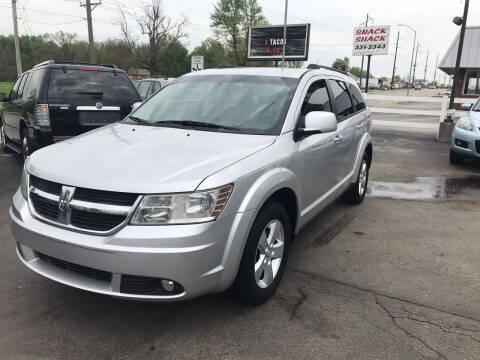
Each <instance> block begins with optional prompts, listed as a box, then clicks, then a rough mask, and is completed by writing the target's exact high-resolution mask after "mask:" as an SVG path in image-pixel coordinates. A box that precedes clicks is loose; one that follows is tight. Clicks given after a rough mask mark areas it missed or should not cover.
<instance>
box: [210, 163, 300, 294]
mask: <svg viewBox="0 0 480 360" xmlns="http://www.w3.org/2000/svg"><path fill="white" fill-rule="evenodd" d="M283 188H289V189H291V190H292V191H293V192H294V193H295V196H296V197H297V221H296V223H297V226H296V229H295V233H296V232H297V229H298V223H299V221H298V220H299V219H298V217H299V216H300V211H298V209H299V206H300V202H301V192H300V184H299V182H298V180H297V177H296V176H295V174H294V173H293V172H292V171H291V170H289V169H286V168H276V169H271V170H267V171H266V172H265V173H263V174H262V175H261V176H260V177H258V178H257V179H256V180H255V182H254V183H253V184H252V185H251V186H250V188H249V189H248V191H247V193H246V194H245V197H244V199H243V201H242V203H241V204H240V207H239V209H238V213H237V215H236V219H235V221H234V224H233V226H232V229H231V230H230V234H229V236H228V239H227V243H226V246H225V250H224V254H223V257H222V263H221V268H223V272H222V275H221V279H220V281H219V283H218V284H217V287H216V288H215V291H217V292H218V291H223V290H225V289H226V288H228V286H230V285H231V284H232V282H233V280H235V276H236V275H237V272H238V267H239V266H240V261H241V259H242V256H243V250H244V248H245V244H246V242H247V238H248V235H249V233H250V229H251V228H252V226H253V223H254V221H255V219H256V217H257V214H258V211H259V210H260V209H261V207H262V206H263V205H264V204H265V202H266V201H267V200H268V198H269V197H270V196H272V195H273V194H274V193H275V192H276V191H278V190H280V189H283Z"/></svg>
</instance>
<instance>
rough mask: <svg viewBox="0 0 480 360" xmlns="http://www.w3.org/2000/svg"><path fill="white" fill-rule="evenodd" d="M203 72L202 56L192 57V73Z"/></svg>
mask: <svg viewBox="0 0 480 360" xmlns="http://www.w3.org/2000/svg"><path fill="white" fill-rule="evenodd" d="M200 70H203V56H192V66H191V70H190V71H191V72H192V71H200Z"/></svg>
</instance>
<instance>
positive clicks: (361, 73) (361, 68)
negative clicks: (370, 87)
mask: <svg viewBox="0 0 480 360" xmlns="http://www.w3.org/2000/svg"><path fill="white" fill-rule="evenodd" d="M370 19H372V18H371V17H369V16H368V13H367V20H365V27H367V26H368V21H369V20H370ZM372 20H373V19H372ZM360 25H363V23H361V24H360ZM364 59H365V55H362V66H361V67H360V89H361V88H362V78H363V61H364Z"/></svg>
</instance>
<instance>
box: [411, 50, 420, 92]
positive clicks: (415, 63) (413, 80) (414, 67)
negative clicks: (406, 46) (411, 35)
mask: <svg viewBox="0 0 480 360" xmlns="http://www.w3.org/2000/svg"><path fill="white" fill-rule="evenodd" d="M419 45H420V43H418V42H417V51H416V53H415V62H414V63H413V78H412V84H415V71H416V69H417V58H418V47H419Z"/></svg>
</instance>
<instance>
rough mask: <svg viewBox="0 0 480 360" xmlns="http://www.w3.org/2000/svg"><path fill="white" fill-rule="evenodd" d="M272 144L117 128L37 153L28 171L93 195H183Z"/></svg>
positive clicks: (263, 139)
mask: <svg viewBox="0 0 480 360" xmlns="http://www.w3.org/2000/svg"><path fill="white" fill-rule="evenodd" d="M274 141H275V136H264V135H246V134H231V133H221V132H213V131H195V130H188V129H177V128H167V127H153V126H141V125H128V124H121V123H117V124H114V125H110V126H106V127H102V128H100V129H97V130H94V131H91V132H89V133H86V134H84V135H81V136H78V137H75V138H72V139H70V140H66V141H64V142H61V143H57V144H55V145H51V146H48V147H46V148H43V149H41V150H38V151H36V152H34V153H33V154H32V155H31V156H30V161H29V164H28V169H27V170H28V171H29V173H31V174H33V175H35V176H38V177H40V178H43V179H47V180H50V181H54V182H57V183H61V184H65V185H71V186H79V187H85V188H91V189H99V190H109V191H119V192H133V193H170V192H185V191H193V190H195V189H196V188H197V186H198V185H199V184H200V182H201V181H202V180H203V179H205V178H206V177H207V176H210V175H212V174H213V173H215V172H217V171H219V170H221V169H223V168H225V167H227V166H229V165H231V164H233V163H235V162H237V161H239V160H241V159H243V158H245V157H247V156H249V155H251V154H253V153H255V152H257V151H259V150H261V149H263V148H265V147H267V146H269V145H271V144H273V142H274ZM218 185H219V186H221V185H224V184H218Z"/></svg>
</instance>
